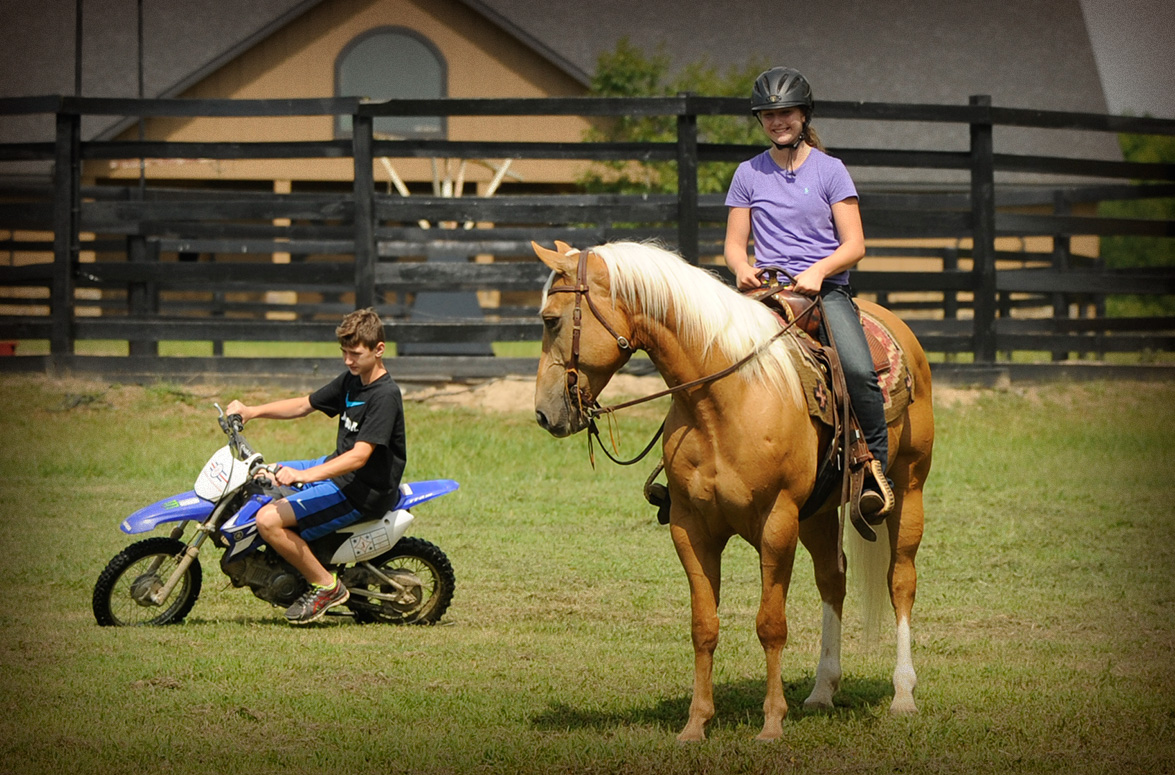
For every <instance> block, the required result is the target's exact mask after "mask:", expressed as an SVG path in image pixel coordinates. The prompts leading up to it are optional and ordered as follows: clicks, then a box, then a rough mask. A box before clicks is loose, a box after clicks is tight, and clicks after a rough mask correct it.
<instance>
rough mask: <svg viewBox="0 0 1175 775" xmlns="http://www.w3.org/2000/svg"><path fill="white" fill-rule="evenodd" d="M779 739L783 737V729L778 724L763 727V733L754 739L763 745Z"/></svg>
mask: <svg viewBox="0 0 1175 775" xmlns="http://www.w3.org/2000/svg"><path fill="white" fill-rule="evenodd" d="M781 737H783V727H782V726H781V725H779V724H774V725H771V724H769V725H767V726H765V727H763V731H762V732H760V733H759V734H758V735H757V736H756V737H755V739H756V740H758V741H760V742H763V743H773V742H775V741H776V740H778V739H779V738H781Z"/></svg>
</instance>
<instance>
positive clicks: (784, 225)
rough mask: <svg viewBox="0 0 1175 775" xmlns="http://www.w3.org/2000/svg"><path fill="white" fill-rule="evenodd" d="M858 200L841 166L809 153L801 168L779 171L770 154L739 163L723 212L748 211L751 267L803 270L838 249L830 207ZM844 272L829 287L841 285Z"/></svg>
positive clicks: (844, 280)
mask: <svg viewBox="0 0 1175 775" xmlns="http://www.w3.org/2000/svg"><path fill="white" fill-rule="evenodd" d="M855 196H857V188H856V186H854V185H853V179H852V177H850V176H849V171H848V170H847V169H845V165H844V162H842V161H841V160H840V159H836V158H833V157H832V156H829V155H828V154H826V153H823V152H822V151H820V150H818V149H816V148H813V149H812V150H811V152H810V153H809V154H808V158H807V159H805V160H804V163H803V164H801V165H800V168H799V169H798V170H796V171H795V173H794V174H793V173H791V172H789V171H787V170H784V169H782V168H780V166H779V165H778V164H776V163H775V160H774V159H772V158H771V152H770V151H764V152H763V153H761V154H759V155H758V156H755V157H754V158H752V159H748V160H747V161H744V162H743V163H742V164H740V165H739V166H738V169H737V170H736V171H735V173H734V179H733V180H732V181H731V182H730V191H728V192H727V194H726V206H727V207H746V208H749V209H750V211H751V234H752V236H753V237H754V238H755V266H756V268H759V269H762V268H775V269H780V268H782V269H786V270H787V271H788V272H791V274H793V275H797V274H799V273H800V272H802V271H804V270H805V269H807V268H808V267H810V266H811V265H812V264H814V263H816V262H817V261H819V260H820V259H822V258H827V257H828V256H830V255H832V253H833V252H835V251H836V249H837V248H838V247H840V239H839V238H838V236H837V233H836V225H835V224H834V223H833V221H832V205H834V204H835V203H837V202H843V201H844V200H846V199H848V198H850V197H855ZM848 281H849V273H848V272H847V271H845V272H841V273H840V274H836V275H833V276H832V277H829V278H828V282H831V283H836V284H838V285H845V284H847V283H848Z"/></svg>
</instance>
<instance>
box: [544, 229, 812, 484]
mask: <svg viewBox="0 0 1175 775" xmlns="http://www.w3.org/2000/svg"><path fill="white" fill-rule="evenodd" d="M589 255H591V251H590V250H581V251H579V265H578V266H577V267H576V272H575V274H576V277H575V284H574V285H570V286H560V287H551V288H549V289H548V290H547V293H548V294H551V293H574V294H575V309H574V310H573V311H572V313H571V326H572V327H571V361H570V362H569V363H568V364H567V370H566V388H565V389H566V391H567V394H568V395H571V394H572V391H574V394H575V396H576V400H577V401H578V402H579V408H580V411H581V412H584V413H585V414H587V416H588V454H589V456H590V457H591V462H592V465H593V466H595V454H594V452H593V451H592V437H593V436H594V437H595V439H596V440H597V441H599V442H600V448H601V449H603V450H604V454H605V455H607V456H608V458H609V459H610V460H611V461H612V462H613V463H616V464H617V465H622V466H630V465H633V464H635V463H639V462H640V461H641V460H643V459H644V458H645V456H646V455H648V454H649V452H650V451H652V449H653V445H654V444H656V443H657V439H659V438H661V434H662V433H663V432H664V431H665V423H664V422H662V423H661V427H659V428H658V429H657V432H656V433H655V434H653V438H652V439H651V440H650V441H649V443H648V444H647V445H645V448H644V450H642V451H641V453H640V454H638V455H637V456H636V457H634V458H632V459H631V460H620V459H618V458H616V457H614V456H613V455H612V453H611V452H609V451H608V447H607V445H605V444H604V443H603V441H602V440H601V439H600V429H599V427H598V426H597V425H596V418H597V417H600V416H603V415H608V416H609V419H611V418H612V415H613V414H614V413H615V412H616V411H618V410H620V409H627V408H629V407H632V406H637V405H638V404H643V403H647V402H649V401H654V400H656V399H658V398H663V397H665V396H668V395H672V394H673V393H679V392H681V391H683V390H689V389H691V388H695V387H698V386H699V385H705V384H708V383H710V382H716V381H718V380H720V379H722V378H723V377H727V376H730V375H731V374H733V373H734V372H736V371H738V370H739V369H740V368H742V367H743V366H745V365H746V364H747V363H749V362H750V361H751V360H752V359H754V358H757V357H758V356H759V355H761V354H762V353H763V352H764V351H765V350H767V348H768V347H770V346H771V345H772V344H774V343H775V342H776V341H777V340H779V339H781V338H782V337H783V336H784V335H785V334H787V332H788V331H790V330H791V329H792V327H794V326H795V325H796V324H797V323H799V322H800V320H801V319H802V318H804V317H805V316H807V315H808V314H810V313H811V312H812V310H813V309H815V308H816V307H817V306H818V305H819V304H820V303H821V301H820V297H819V296H817V297H816V298H815V299H813V300H812V302H811V303H810V304H809V305H808V306H807V307H805V308H804V309H803V311H801V312H800V313H799V314H798V315H796V316H795V318H794V319H793V320H791V321H790V322H788V323H787V324H786V325H784V326H783V327H782V328H781V329H780V330H779V331H777V332H776V333H775V334H773V335H772V336H771V338H770V339H768V340H767V341H765V342H763V343H762V344H760V345H759V346H758V347H756V348H755V349H754V350H751V352H749V353H747V354H746V355H745V356H743V357H742V358H740V359H739V360H737V361H735V362H734V363H732V364H731V365H729V366H727V367H726V368H724V369H722V370H721V371H718V372H715V373H714V374H710V375H708V376H705V377H699V378H698V379H695V380H691V381H689V382H683V383H682V384H680V385H674V386H673V387H669V388H666V389H665V390H660V391H658V392H656V393H653V394H652V395H647V396H644V397H642V398H634V399H631V400H629V401H623V402H621V403H619V404H613V405H611V406H600V403H599V402H598V401H596V399H595V397H594V396H592V394H591V391H589V390H588V389H587V388H586V387H584V386H583V384H581V380H580V372H579V341H580V334H581V332H582V330H583V308H582V303H583V300H584V299H586V300H587V304H588V309H590V310H591V312H592V314H593V315H595V316H596V320H598V321H599V322H600V325H602V326H603V327H604V330H605V331H607V332H608V333H609V334H610V335H611V336H612V337H613V338H615V339H616V345H617V346H618V347H619V348H620V349H621V350H629V351H631V352H636V348H635V347H633V345H632V342H631V341H630V340H629V338H628V337H625V336H621V335H620V334H618V333H616V330H615V329H614V328H612V326H611V325H610V324H609V323H608V321H607V320H606V319H605V318H604V316H603V315H601V314H600V310H599V309H598V308H597V307H596V304H595V302H594V301H592V296H591V293H590V291H589V288H588V283H587V261H588V256H589ZM613 443H615V438H614V437H613Z"/></svg>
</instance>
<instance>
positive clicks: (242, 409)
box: [224, 399, 249, 424]
mask: <svg viewBox="0 0 1175 775" xmlns="http://www.w3.org/2000/svg"><path fill="white" fill-rule="evenodd" d="M248 412H249V407H247V406H245V405H244V404H242V403H241V402H240V401H237V400H236V399H233V400H232V401H229V404H228V407H227V408H226V409H225V410H224V413H225V415H226V416H230V417H231V416H232V415H234V414H236V415H240V417H241V423H242V424H244V423H247V422H249V413H248Z"/></svg>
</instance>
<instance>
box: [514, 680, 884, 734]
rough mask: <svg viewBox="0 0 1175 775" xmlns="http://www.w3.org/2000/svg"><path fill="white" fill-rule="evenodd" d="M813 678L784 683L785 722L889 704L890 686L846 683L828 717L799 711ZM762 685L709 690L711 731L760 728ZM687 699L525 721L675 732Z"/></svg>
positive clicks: (570, 710) (860, 713)
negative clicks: (745, 727) (786, 710)
mask: <svg viewBox="0 0 1175 775" xmlns="http://www.w3.org/2000/svg"><path fill="white" fill-rule="evenodd" d="M814 684H815V677H813V676H808V677H807V678H805V679H803V680H800V681H795V682H792V683H788V684H786V685H785V686H784V696H785V697H786V698H787V704H788V713H787V719H788V720H789V721H792V722H795V721H799V720H801V719H804V718H806V717H808V716H831V717H833V718H843V719H855V718H863V717H867V716H873V715H876V714H877V713H878V712H879V710H883V709H884V708H886V707H888V705H889V702H890V700H892V699H893V686H892V684H890V682H889V681H887V680H885V679H881V678H846V679H845V680H844V681H842V682H841V688H840V691H838V692H837V694H836V698H835V700H834V702H835V707H834V708H833V709H832V710H831V711H820V710H804V700H805V699H807V697H808V695H809V694H810V693H811V691H812V686H813V685H814ZM765 691H766V689H765V683H764V681H762V680H756V679H750V678H744V679H741V680H739V681H734V682H728V683H720V684H715V685H714V706H715V709H716V713H715V716H714V721H713V722H711V724H710V727H711V728H712V729H721V728H722V727H736V726H741V725H751V726H758V725H761V724H762V723H763V696H764V693H765ZM689 706H690V696H689V695H688V694H686V695H682V696H679V697H669V698H666V699H663V700H661V701H660V702H658V703H657V704H656V705H652V706H644V707H634V708H630V709H628V710H621V711H597V710H583V709H580V708H575V707H572V706H570V705H567V704H565V703H552V704H551V705H550V707H548V709H547V710H546V711H544V712H542V713H538V714H536V715H534V716H532V717H531V719H530V723H531V725H532V726H533V727H534V728H535V729H539V730H543V731H561V730H572V729H593V730H600V731H603V730H608V729H613V728H616V727H627V726H655V727H660V728H664V729H666V730H672V731H676V730H677V729H678V728H680V727H682V726H684V725H685V722H686V720H687V719H688V718H689Z"/></svg>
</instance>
